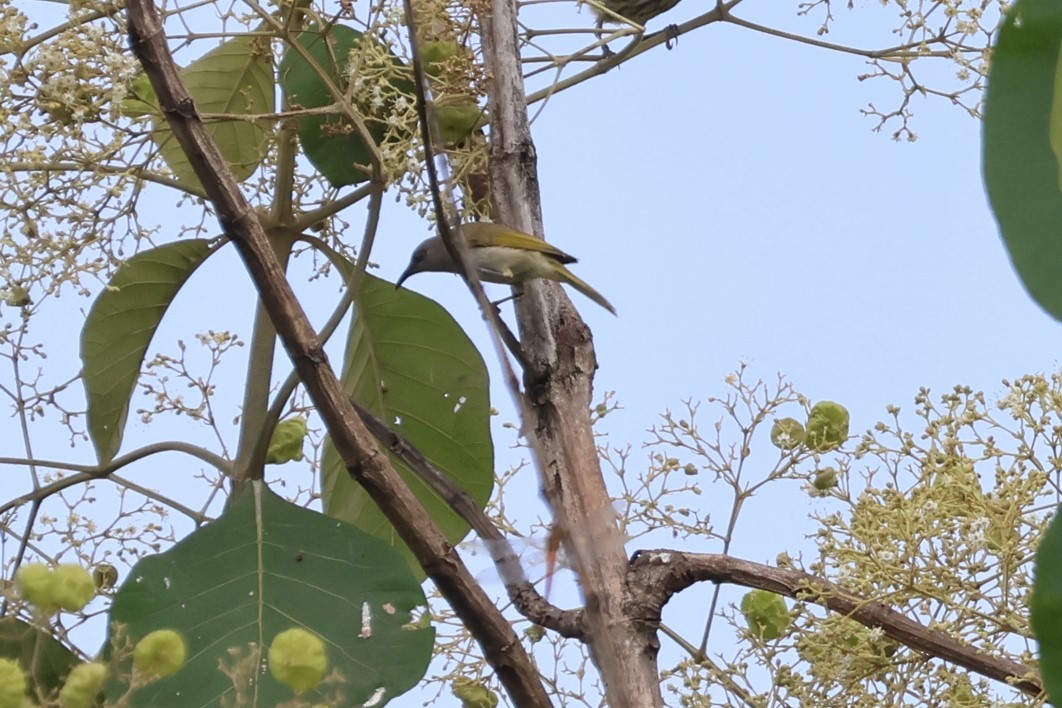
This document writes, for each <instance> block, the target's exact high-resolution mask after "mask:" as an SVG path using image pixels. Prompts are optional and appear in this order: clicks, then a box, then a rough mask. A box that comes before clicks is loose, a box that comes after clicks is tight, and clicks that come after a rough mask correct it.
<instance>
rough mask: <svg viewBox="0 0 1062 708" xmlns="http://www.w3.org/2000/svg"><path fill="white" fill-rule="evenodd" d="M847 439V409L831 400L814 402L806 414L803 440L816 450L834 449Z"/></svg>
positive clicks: (826, 450) (827, 450)
mask: <svg viewBox="0 0 1062 708" xmlns="http://www.w3.org/2000/svg"><path fill="white" fill-rule="evenodd" d="M847 439H848V409H847V408H845V407H844V406H842V405H841V404H840V403H834V402H833V401H820V402H819V403H816V404H815V405H814V406H813V407H812V409H811V413H810V414H809V415H808V424H807V435H806V436H805V438H804V440H805V442H806V443H807V445H808V447H810V448H811V449H812V450H814V451H816V452H829V451H830V450H836V449H837V448H839V447H840V446H841V445H843V444H844V441H845V440H847Z"/></svg>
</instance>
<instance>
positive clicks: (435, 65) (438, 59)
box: [420, 40, 462, 78]
mask: <svg viewBox="0 0 1062 708" xmlns="http://www.w3.org/2000/svg"><path fill="white" fill-rule="evenodd" d="M461 49H462V47H461V45H460V44H458V43H457V42H453V41H444V40H437V41H434V42H425V43H424V44H422V45H421V47H420V58H421V59H422V60H423V62H424V73H426V74H427V75H428V76H431V77H432V78H438V76H439V74H441V73H442V68H443V65H444V64H445V63H446V62H447V61H448V60H449V59H450V58H451V57H454V56H456V55H457V53H458V52H460V51H461Z"/></svg>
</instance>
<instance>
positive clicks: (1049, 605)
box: [1029, 507, 1062, 705]
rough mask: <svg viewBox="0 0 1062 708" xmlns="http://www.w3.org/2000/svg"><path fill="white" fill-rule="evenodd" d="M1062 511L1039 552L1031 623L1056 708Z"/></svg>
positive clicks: (1060, 679) (1061, 684)
mask: <svg viewBox="0 0 1062 708" xmlns="http://www.w3.org/2000/svg"><path fill="white" fill-rule="evenodd" d="M1059 511H1062V507H1059V509H1058V510H1056V512H1055V518H1054V520H1053V521H1052V522H1051V525H1050V526H1048V527H1047V531H1046V532H1045V533H1044V537H1043V540H1041V541H1040V548H1039V549H1037V551H1036V573H1035V579H1034V581H1033V592H1032V598H1031V599H1030V601H1029V606H1030V610H1031V613H1032V616H1031V618H1030V619H1031V624H1032V628H1033V633H1034V634H1035V635H1036V640H1037V641H1038V642H1039V643H1040V673H1041V674H1042V676H1043V680H1044V687H1045V688H1046V689H1047V694H1048V696H1050V698H1051V700H1052V702H1053V703H1054V704H1055V705H1058V704H1059V701H1060V700H1062V515H1060V514H1059V513H1058V512H1059Z"/></svg>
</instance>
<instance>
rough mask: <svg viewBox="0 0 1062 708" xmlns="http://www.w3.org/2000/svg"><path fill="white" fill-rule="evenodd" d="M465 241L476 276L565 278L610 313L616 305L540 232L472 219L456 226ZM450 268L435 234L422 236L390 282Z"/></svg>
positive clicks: (511, 281) (493, 279)
mask: <svg viewBox="0 0 1062 708" xmlns="http://www.w3.org/2000/svg"><path fill="white" fill-rule="evenodd" d="M457 228H458V229H460V231H461V234H462V235H463V236H464V237H465V242H466V243H467V244H468V255H467V258H468V263H469V265H471V266H472V267H474V268H475V269H476V272H477V273H478V274H479V277H480V280H484V281H486V282H488V283H502V284H505V285H520V284H522V283H526V282H527V281H529V280H534V279H535V278H544V279H546V280H553V281H556V282H558V283H567V284H568V285H571V286H572V287H573V288H575V289H576V290H578V291H579V292H581V293H582V294H583V295H586V296H587V297H588V298H590V299H591V300H593V301H594V302H596V303H597V304H598V305H600V306H601V307H603V308H605V309H606V310H608V311H609V312H611V313H612V314H613V315H615V314H616V308H614V307H613V306H612V303H610V302H609V301H608V300H606V299H605V297H604V296H603V295H602V294H601V293H599V292H598V291H596V290H594V289H593V288H592V287H590V286H589V285H588V284H587V283H585V282H584V281H583V280H581V279H580V278H579V277H578V276H577V275H575V274H574V273H572V272H571V271H570V270H568V268H567V267H566V264H570V263H575V262H576V260H575V258H574V257H572V256H570V255H568V254H567V253H565V252H564V251H562V250H560V249H559V248H557V247H556V246H553V245H551V244H549V243H547V242H546V241H543V240H542V239H540V238H536V237H534V236H531V235H530V234H525V233H522V232H520V231H517V230H516V229H512V228H509V227H508V226H504V225H502V224H495V223H490V222H486V221H475V222H469V223H466V224H461V225H460V226H458V227H457ZM425 272H433V273H456V272H457V265H456V264H455V263H454V261H453V258H451V257H450V253H449V251H447V250H446V246H445V245H444V244H443V241H442V239H441V238H439V237H438V236H434V237H432V238H429V239H427V240H426V241H424V242H423V243H421V244H420V245H419V246H417V248H416V250H414V251H413V256H412V257H411V258H410V259H409V266H407V267H406V270H405V272H404V273H402V275H401V276H400V277H399V278H398V282H397V283H395V287H396V288H400V287H402V283H404V282H405V281H406V279H407V278H409V277H410V276H411V275H416V274H417V273H425Z"/></svg>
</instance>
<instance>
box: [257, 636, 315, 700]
mask: <svg viewBox="0 0 1062 708" xmlns="http://www.w3.org/2000/svg"><path fill="white" fill-rule="evenodd" d="M327 670H328V654H327V653H326V652H325V645H324V642H322V641H321V639H320V637H318V636H317V635H316V634H314V633H313V632H308V631H307V630H305V629H300V628H298V627H295V628H293V629H289V630H286V631H283V632H281V633H280V634H278V635H277V636H276V637H275V638H274V639H273V643H272V644H270V645H269V673H271V674H273V678H275V679H276V680H277V681H279V682H280V683H282V684H284V685H286V686H289V687H291V688H292V689H294V690H295V691H296V692H297V693H302V692H304V691H309V690H310V689H311V688H313V687H315V686H316V685H317V684H319V683H321V679H323V678H324V675H325V671H327Z"/></svg>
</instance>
